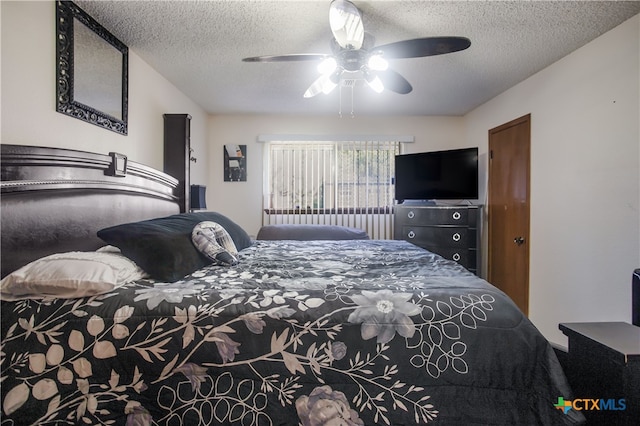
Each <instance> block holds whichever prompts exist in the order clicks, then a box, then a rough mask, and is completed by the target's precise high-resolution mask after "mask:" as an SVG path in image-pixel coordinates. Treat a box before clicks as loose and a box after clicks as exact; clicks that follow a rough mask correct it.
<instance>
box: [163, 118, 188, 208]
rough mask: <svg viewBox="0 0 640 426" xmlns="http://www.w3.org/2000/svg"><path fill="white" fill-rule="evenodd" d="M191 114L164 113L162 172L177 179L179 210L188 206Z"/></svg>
mask: <svg viewBox="0 0 640 426" xmlns="http://www.w3.org/2000/svg"><path fill="white" fill-rule="evenodd" d="M190 158H191V116H190V115H189V114H164V172H165V173H167V174H169V175H171V176H173V177H174V178H176V179H178V182H179V183H178V188H177V192H176V196H177V197H178V200H179V201H178V202H179V204H180V212H181V213H185V212H188V211H189V207H190V196H191V195H190V180H189V174H190Z"/></svg>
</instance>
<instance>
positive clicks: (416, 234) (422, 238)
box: [400, 226, 476, 248]
mask: <svg viewBox="0 0 640 426" xmlns="http://www.w3.org/2000/svg"><path fill="white" fill-rule="evenodd" d="M400 238H401V239H403V240H406V241H409V242H411V243H413V244H415V245H418V246H421V247H425V246H426V245H429V246H431V247H461V248H469V247H475V246H476V232H475V229H470V228H462V227H456V226H442V227H440V226H403V227H402V235H401V236H400Z"/></svg>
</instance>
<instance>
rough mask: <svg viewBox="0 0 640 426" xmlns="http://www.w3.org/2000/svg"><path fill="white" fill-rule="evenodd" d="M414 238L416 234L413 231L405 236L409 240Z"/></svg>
mask: <svg viewBox="0 0 640 426" xmlns="http://www.w3.org/2000/svg"><path fill="white" fill-rule="evenodd" d="M415 236H416V233H415V232H413V231H409V233H408V234H407V237H409V238H415Z"/></svg>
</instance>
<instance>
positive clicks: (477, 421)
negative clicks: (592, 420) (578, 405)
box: [0, 145, 584, 426]
mask: <svg viewBox="0 0 640 426" xmlns="http://www.w3.org/2000/svg"><path fill="white" fill-rule="evenodd" d="M125 163H126V168H124V170H123V168H122V165H123V161H122V157H121V156H119V155H117V154H110V155H102V154H94V153H85V152H81V151H71V150H61V149H52V148H38V147H21V146H12V145H2V229H1V231H2V234H1V236H2V275H3V277H5V278H3V295H2V298H3V300H2V306H1V312H2V323H1V331H2V351H1V354H0V356H1V358H0V366H1V380H2V381H1V386H2V420H1V421H2V424H3V425H4V424H44V425H46V424H117V425H125V424H126V425H174V424H188V425H191V424H194V425H195V424H210V425H214V424H215V425H231V424H234V425H235V424H242V425H304V426H307V425H327V426H329V425H373V424H388V425H415V424H434V425H435V424H442V425H487V424H492V425H534V424H541V425H554V424H558V425H564V424H581V423H583V421H584V419H583V416H582V415H581V414H580V413H579V412H576V411H574V410H564V409H562V407H561V408H560V409H559V408H558V407H556V405H558V398H564V399H566V400H569V399H571V398H572V397H573V395H572V393H571V389H570V388H569V386H568V384H567V381H566V379H565V376H564V374H563V372H562V369H561V367H560V364H559V363H558V360H557V358H556V356H555V354H554V352H553V350H552V348H551V346H550V345H549V343H548V342H547V341H546V340H545V339H544V338H543V336H542V335H541V334H540V333H539V332H538V331H537V330H536V328H535V327H534V326H533V325H532V324H531V323H530V322H529V321H528V319H527V318H526V317H525V316H524V315H523V314H522V313H521V312H520V311H519V310H518V309H517V307H516V306H515V305H514V303H513V302H512V301H511V300H510V299H509V298H508V297H507V296H506V295H505V294H504V293H502V292H501V291H499V290H498V289H496V288H495V287H493V286H491V285H490V284H488V283H487V282H485V281H483V280H482V279H480V278H478V277H476V276H475V275H473V274H472V273H470V272H468V271H466V270H465V269H464V268H462V267H461V266H459V265H457V264H456V263H453V262H451V261H447V260H445V259H443V258H442V257H440V256H438V255H435V254H433V253H431V252H428V251H426V250H423V249H421V248H418V247H416V246H414V245H411V244H410V243H407V242H404V241H380V240H368V239H341V240H310V241H300V240H278V239H275V240H271V239H267V240H255V241H253V240H251V239H250V238H249V237H248V235H247V234H246V233H245V232H244V230H242V229H241V228H240V227H239V226H238V225H237V224H236V223H235V222H233V220H232V218H229V217H225V216H223V215H221V214H219V213H216V212H199V213H184V214H179V213H178V207H177V204H176V200H175V197H174V196H173V189H174V188H175V185H176V184H177V182H176V180H175V179H173V178H171V177H169V176H166V175H164V174H163V173H160V172H158V171H155V170H153V169H150V168H147V167H145V166H142V165H139V164H136V163H134V162H131V161H128V162H126V161H125ZM203 223H213V224H214V225H216V226H218V227H219V228H215V229H222V230H223V232H224V237H225V238H228V239H230V240H231V241H232V242H233V245H232V246H233V247H232V248H229V247H227V246H225V244H222V243H221V244H220V246H221V247H222V248H224V249H227V250H222V251H223V252H225V253H227V254H229V253H230V254H231V255H233V256H232V257H234V261H233V262H230V261H226V260H225V261H221V260H220V258H219V257H216V258H212V257H207V256H206V255H205V253H204V252H203V251H201V250H199V249H198V248H197V247H195V245H194V244H195V243H193V241H195V240H194V239H193V236H194V233H192V232H191V229H192V228H195V226H199V225H201V224H203ZM221 232H222V231H221ZM98 235H100V236H98ZM189 243H190V244H191V245H189ZM198 247H199V246H198ZM216 247H217V246H216ZM233 248H235V250H236V251H235V252H234V250H233ZM76 252H81V253H84V254H83V255H82V256H87V257H88V258H87V257H82V256H81V257H82V259H77V258H76V257H74V256H79V255H74V256H68V255H67V254H68V253H76ZM56 253H57V254H56ZM60 253H63V254H62V255H60V256H59V254H60ZM107 255H108V256H113V257H118V262H122V263H126V265H124V266H123V265H122V264H121V263H118V262H114V264H110V265H108V267H105V268H106V269H108V270H109V273H107V272H105V273H104V274H103V275H100V276H101V277H108V279H105V280H106V281H109V283H108V285H106V286H101V285H98V284H102V283H98V284H96V281H99V280H100V279H102V278H100V279H96V278H95V276H94V275H95V274H94V275H92V274H91V273H89V275H90V276H91V279H86V280H88V281H91V282H90V285H85V282H84V281H82V279H80V281H76V282H74V283H72V284H70V286H71V287H70V288H66V287H65V288H64V289H62V290H60V289H59V288H57V287H56V289H55V291H53V290H50V289H49V288H44V289H43V288H42V287H38V286H31V287H29V286H28V285H27V287H29V289H28V290H29V291H25V293H24V294H22V295H18V296H15V294H14V293H10V292H9V293H6V292H5V290H6V288H8V287H7V286H5V285H4V284H6V283H7V282H9V281H11V280H10V279H7V277H14V276H17V275H19V274H17V273H16V271H21V270H24V269H25V268H26V269H29V268H30V267H31V266H32V265H33V264H34V263H36V264H37V263H38V262H39V260H40V259H43V258H44V259H48V261H51V262H52V263H56V261H58V262H62V263H61V264H62V265H65V263H64V262H66V261H72V262H73V261H77V262H80V261H82V262H86V264H88V265H93V264H94V263H95V264H97V265H104V263H105V262H106V261H104V260H103V259H102V257H101V256H107ZM57 256H58V257H57ZM92 262H93V263H92ZM106 263H108V262H106ZM83 265H85V263H83ZM40 266H41V268H40V269H38V268H34V269H33V271H30V272H33V274H40V273H45V274H46V273H47V272H48V271H50V268H52V267H51V265H50V264H48V263H46V262H45V264H44V265H40ZM58 267H59V265H58ZM100 267H102V266H100ZM83 268H84V266H83ZM62 269H64V268H62ZM125 269H126V270H127V272H126V273H125V272H123V270H125ZM114 270H115V272H114ZM43 271H44V272H43ZM63 272H65V271H63ZM85 272H86V271H85ZM23 275H24V274H23ZM27 275H28V274H27ZM114 277H115V278H114ZM28 279H32V280H35V281H37V280H38V277H37V276H36V277H35V278H34V277H30V278H29V277H27V278H25V280H28ZM69 280H71V278H69ZM16 282H17V281H16ZM58 282H59V281H56V283H58ZM23 284H24V282H22V284H20V285H23ZM56 285H57V284H56ZM65 285H66V284H65ZM16 288H19V286H18V287H16ZM7 291H9V290H7ZM11 291H13V290H11ZM40 291H42V292H45V293H43V294H46V296H45V297H41V296H39V295H38V292H40ZM46 291H53V293H46ZM56 291H60V293H56ZM65 291H70V292H71V293H65ZM34 292H35V293H34ZM74 292H80V293H74Z"/></svg>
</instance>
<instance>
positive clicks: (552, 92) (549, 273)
mask: <svg viewBox="0 0 640 426" xmlns="http://www.w3.org/2000/svg"><path fill="white" fill-rule="evenodd" d="M639 40H640V15H638V16H635V17H634V18H632V19H630V20H629V21H627V22H625V23H623V24H622V25H620V26H619V27H617V28H615V29H613V30H612V31H610V32H608V33H606V34H604V35H603V36H601V37H599V38H598V39H596V40H594V41H593V42H591V43H589V44H588V45H586V46H584V47H583V48H581V49H579V50H577V51H575V52H574V53H572V54H571V55H569V56H567V57H565V58H563V59H561V60H560V61H558V62H556V63H555V64H553V65H552V66H550V67H548V68H546V69H544V70H542V71H541V72H539V73H537V74H536V75H534V76H532V77H531V78H529V79H527V80H526V81H524V82H522V83H520V84H518V85H517V86H515V87H513V88H511V89H509V90H507V91H506V92H504V93H503V94H501V95H500V96H498V97H496V98H494V99H493V100H491V101H489V102H487V103H486V104H484V105H482V106H480V107H479V108H477V109H476V110H474V111H473V112H471V113H470V114H468V115H467V116H466V117H465V125H466V134H467V136H466V140H467V144H468V145H476V144H477V145H480V146H487V143H488V136H487V132H488V130H489V129H491V128H493V127H496V126H498V125H500V124H503V123H505V122H508V121H510V120H512V119H514V118H517V117H520V116H522V115H525V114H528V113H531V235H530V244H531V246H530V250H531V252H530V253H531V258H530V261H531V263H530V296H529V300H530V302H529V303H530V309H529V315H530V318H531V319H532V321H533V322H534V324H536V326H537V327H538V328H539V329H540V330H541V331H542V332H543V334H544V335H545V336H546V337H547V338H548V339H550V340H551V341H554V342H556V343H560V344H566V338H565V336H564V335H562V334H561V332H560V331H559V330H558V323H560V322H578V321H626V322H630V321H631V302H630V298H631V274H632V272H633V269H634V268H637V267H640V213H639V212H640V205H639V198H640V130H639V126H640V124H639V123H640V89H639V86H640V81H639V80H640V67H639V61H640V59H639V58H640V42H639Z"/></svg>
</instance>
